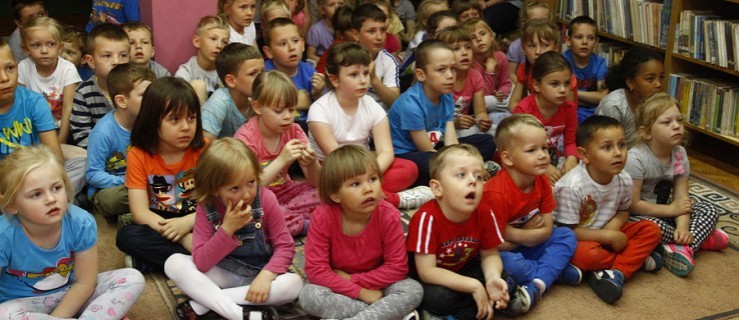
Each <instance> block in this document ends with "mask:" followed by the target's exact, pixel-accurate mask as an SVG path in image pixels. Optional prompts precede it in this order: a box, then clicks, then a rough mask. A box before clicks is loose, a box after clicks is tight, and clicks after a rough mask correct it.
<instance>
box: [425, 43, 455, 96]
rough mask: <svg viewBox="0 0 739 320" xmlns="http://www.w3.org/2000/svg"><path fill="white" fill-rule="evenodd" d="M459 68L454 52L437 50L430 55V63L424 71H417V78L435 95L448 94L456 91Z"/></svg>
mask: <svg viewBox="0 0 739 320" xmlns="http://www.w3.org/2000/svg"><path fill="white" fill-rule="evenodd" d="M456 76H457V67H456V62H455V60H454V52H453V51H451V50H447V49H435V50H433V51H431V52H430V53H429V63H427V64H426V66H425V67H424V68H423V69H419V68H417V69H416V78H418V81H421V82H423V84H424V86H426V87H428V88H430V89H431V91H433V94H447V93H451V92H452V89H454V79H455V77H456Z"/></svg>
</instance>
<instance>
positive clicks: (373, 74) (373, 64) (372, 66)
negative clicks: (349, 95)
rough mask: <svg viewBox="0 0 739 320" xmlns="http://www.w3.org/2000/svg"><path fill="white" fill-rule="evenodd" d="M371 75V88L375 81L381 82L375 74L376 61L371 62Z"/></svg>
mask: <svg viewBox="0 0 739 320" xmlns="http://www.w3.org/2000/svg"><path fill="white" fill-rule="evenodd" d="M369 75H370V86H371V85H372V82H373V81H375V80H379V78H377V75H376V74H375V61H372V62H370V65H369Z"/></svg>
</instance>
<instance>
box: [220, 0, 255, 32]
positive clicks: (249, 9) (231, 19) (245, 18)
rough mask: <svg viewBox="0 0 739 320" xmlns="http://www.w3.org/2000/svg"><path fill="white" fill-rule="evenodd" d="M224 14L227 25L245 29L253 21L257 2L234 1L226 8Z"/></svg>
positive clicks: (249, 0)
mask: <svg viewBox="0 0 739 320" xmlns="http://www.w3.org/2000/svg"><path fill="white" fill-rule="evenodd" d="M225 12H226V17H227V19H228V23H229V24H231V25H237V26H240V27H242V28H246V27H248V26H250V25H251V23H252V22H253V21H254V14H255V13H256V12H257V1H256V0H234V2H233V3H231V5H230V6H228V7H226V10H225Z"/></svg>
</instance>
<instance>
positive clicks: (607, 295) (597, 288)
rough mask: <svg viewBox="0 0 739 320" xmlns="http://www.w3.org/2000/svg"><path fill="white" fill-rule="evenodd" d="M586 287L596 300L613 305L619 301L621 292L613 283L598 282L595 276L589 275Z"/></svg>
mask: <svg viewBox="0 0 739 320" xmlns="http://www.w3.org/2000/svg"><path fill="white" fill-rule="evenodd" d="M588 285H590V288H591V289H593V292H595V294H596V295H597V296H598V298H600V299H601V300H603V301H605V302H606V303H614V302H616V301H618V299H621V294H622V290H621V288H619V287H618V286H617V285H616V284H615V283H613V282H610V281H598V278H596V276H595V275H591V276H589V277H588Z"/></svg>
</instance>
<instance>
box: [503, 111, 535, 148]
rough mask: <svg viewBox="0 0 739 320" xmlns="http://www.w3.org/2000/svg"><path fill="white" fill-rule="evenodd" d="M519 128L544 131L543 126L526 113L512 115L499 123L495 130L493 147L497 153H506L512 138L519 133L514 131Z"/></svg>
mask: <svg viewBox="0 0 739 320" xmlns="http://www.w3.org/2000/svg"><path fill="white" fill-rule="evenodd" d="M521 126H531V127H535V128H539V129H542V130H544V125H543V124H541V121H539V119H537V118H536V117H534V116H532V115H530V114H527V113H517V114H513V115H511V116H509V117H507V118H505V119H503V120H502V121H500V123H499V124H498V127H497V128H496V129H495V146H497V147H498V151H506V150H508V149H509V148H510V147H511V142H512V141H513V138H514V137H515V136H516V135H518V134H520V133H521V131H519V130H516V129H518V127H521Z"/></svg>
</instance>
